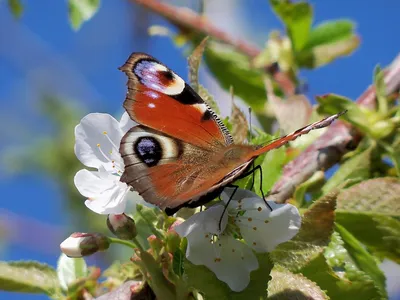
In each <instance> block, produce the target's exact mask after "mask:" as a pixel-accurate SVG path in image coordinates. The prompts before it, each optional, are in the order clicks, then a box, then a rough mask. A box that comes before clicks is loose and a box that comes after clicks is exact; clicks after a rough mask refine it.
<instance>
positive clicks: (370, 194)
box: [338, 177, 400, 216]
mask: <svg viewBox="0 0 400 300" xmlns="http://www.w3.org/2000/svg"><path fill="white" fill-rule="evenodd" d="M338 208H339V209H342V210H347V211H353V212H357V211H360V212H374V213H380V214H387V215H392V216H400V180H399V179H397V178H393V177H384V178H375V179H369V180H364V181H362V182H361V183H359V184H356V185H353V186H352V187H350V188H348V189H345V190H343V191H342V192H341V193H340V194H339V196H338Z"/></svg>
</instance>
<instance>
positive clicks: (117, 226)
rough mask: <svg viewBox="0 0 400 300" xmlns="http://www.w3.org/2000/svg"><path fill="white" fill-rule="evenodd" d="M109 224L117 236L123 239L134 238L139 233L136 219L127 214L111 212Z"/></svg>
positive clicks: (108, 219)
mask: <svg viewBox="0 0 400 300" xmlns="http://www.w3.org/2000/svg"><path fill="white" fill-rule="evenodd" d="M107 226H108V229H110V231H111V232H112V233H113V234H114V235H115V236H117V237H118V238H120V239H122V240H132V239H133V238H134V237H135V236H136V234H137V232H136V225H135V221H134V220H133V219H132V218H130V217H128V216H127V215H126V214H120V215H114V214H109V215H108V217H107Z"/></svg>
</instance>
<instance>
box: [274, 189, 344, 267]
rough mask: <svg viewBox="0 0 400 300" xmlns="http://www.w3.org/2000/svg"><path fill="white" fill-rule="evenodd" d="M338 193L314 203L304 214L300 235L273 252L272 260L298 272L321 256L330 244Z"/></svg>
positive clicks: (328, 195)
mask: <svg viewBox="0 0 400 300" xmlns="http://www.w3.org/2000/svg"><path fill="white" fill-rule="evenodd" d="M336 197H337V193H329V194H327V195H325V196H324V197H322V198H320V199H318V200H317V201H316V202H314V203H313V204H312V205H311V206H310V208H309V209H308V210H307V211H306V212H305V213H304V215H303V218H302V223H301V228H300V231H299V233H298V234H297V235H296V236H295V237H294V238H293V239H292V240H291V241H288V242H286V243H283V244H281V245H279V246H278V247H277V248H276V249H275V250H274V251H272V252H271V258H272V259H273V261H274V262H275V263H277V264H280V265H282V266H284V267H286V268H287V269H289V270H291V271H297V270H299V269H300V268H302V267H304V266H305V265H307V264H308V263H309V262H310V261H311V260H313V259H314V258H315V257H317V256H318V255H319V254H321V253H322V252H323V251H324V249H325V247H326V246H327V245H328V244H329V241H330V236H331V233H332V231H333V226H334V221H335V214H334V211H335V206H336Z"/></svg>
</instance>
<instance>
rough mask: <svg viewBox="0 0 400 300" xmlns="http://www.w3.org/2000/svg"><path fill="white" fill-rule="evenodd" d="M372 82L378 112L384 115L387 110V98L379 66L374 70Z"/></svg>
mask: <svg viewBox="0 0 400 300" xmlns="http://www.w3.org/2000/svg"><path fill="white" fill-rule="evenodd" d="M374 84H375V89H376V98H377V100H378V105H379V112H380V113H381V114H382V115H386V114H387V112H388V99H387V97H386V87H385V82H384V73H383V71H382V70H381V68H380V67H379V66H376V67H375V70H374Z"/></svg>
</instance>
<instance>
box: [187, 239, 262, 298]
mask: <svg viewBox="0 0 400 300" xmlns="http://www.w3.org/2000/svg"><path fill="white" fill-rule="evenodd" d="M187 240H188V248H187V250H186V257H187V258H188V260H189V261H191V262H192V263H193V264H195V265H205V266H206V267H207V268H209V269H210V270H211V271H213V272H214V273H215V275H216V276H217V278H218V279H219V280H221V281H223V282H225V283H227V284H228V285H229V287H230V288H231V289H232V290H233V291H235V292H239V291H242V290H243V289H245V288H246V287H247V285H248V284H249V282H250V272H251V271H253V270H256V269H257V268H258V261H257V258H256V256H255V255H254V253H253V251H252V250H251V248H250V247H248V246H247V245H245V244H244V243H242V242H239V241H237V240H235V239H234V238H233V237H232V236H229V235H225V234H223V235H221V236H220V239H219V240H217V241H215V242H214V243H211V236H210V235H208V234H206V233H205V232H201V231H194V232H192V233H191V234H189V235H188V236H187Z"/></svg>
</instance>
